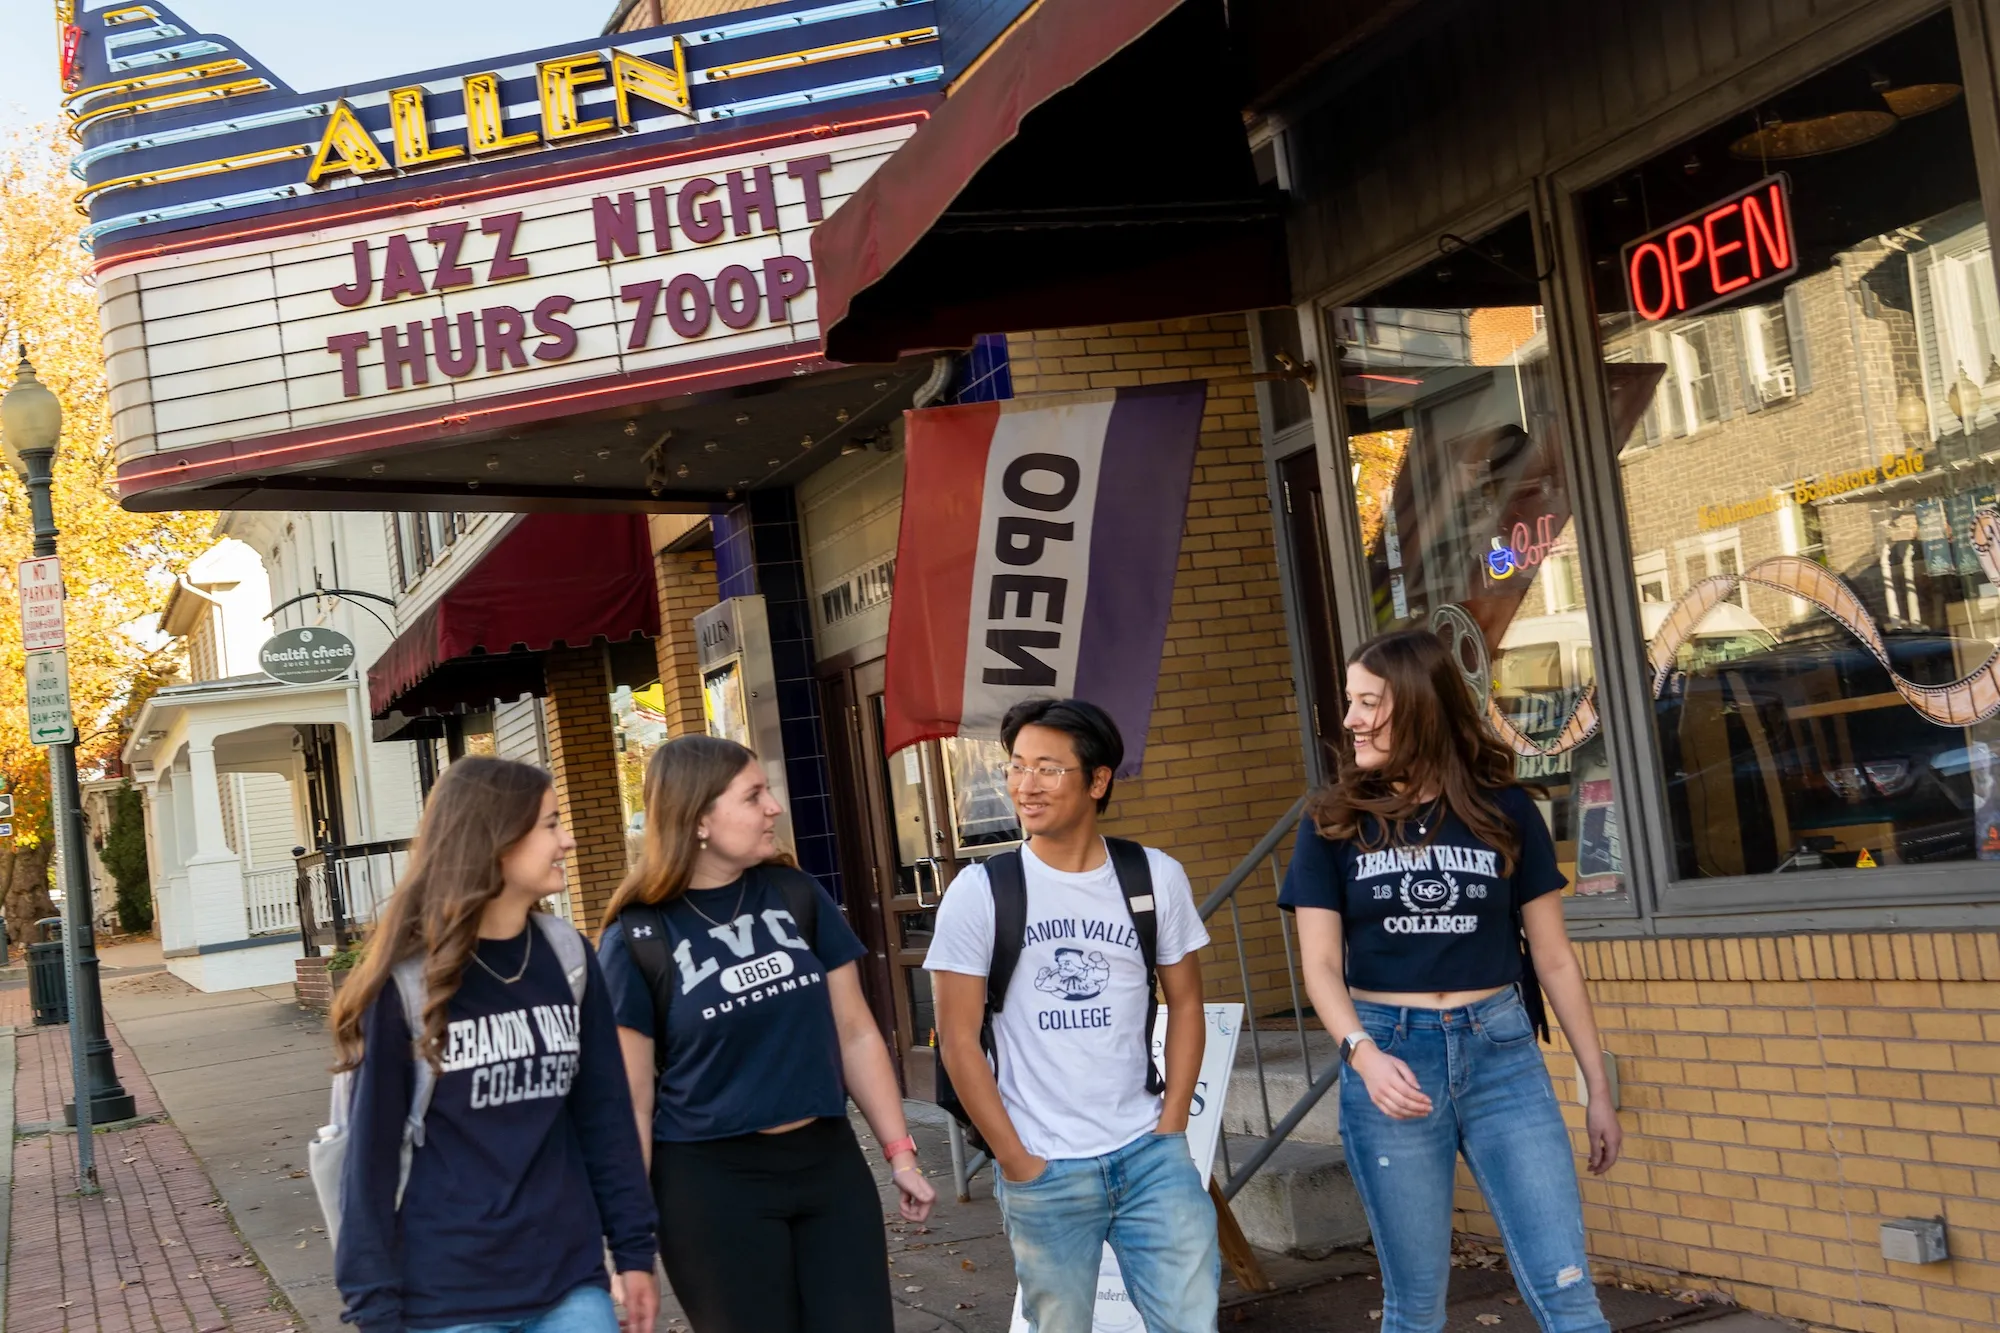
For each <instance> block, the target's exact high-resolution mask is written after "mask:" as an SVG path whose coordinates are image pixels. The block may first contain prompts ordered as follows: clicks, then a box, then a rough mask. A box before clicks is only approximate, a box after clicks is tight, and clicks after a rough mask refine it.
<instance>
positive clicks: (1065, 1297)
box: [994, 1134, 1222, 1333]
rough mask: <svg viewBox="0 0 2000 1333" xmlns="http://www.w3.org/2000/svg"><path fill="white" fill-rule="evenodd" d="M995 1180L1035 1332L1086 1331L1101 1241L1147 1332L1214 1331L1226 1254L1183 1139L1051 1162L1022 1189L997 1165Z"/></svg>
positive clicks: (1153, 1139) (1145, 1139)
mask: <svg viewBox="0 0 2000 1333" xmlns="http://www.w3.org/2000/svg"><path fill="white" fill-rule="evenodd" d="M994 1179H995V1180H996V1181H997V1182H998V1184H997V1187H996V1192H997V1193H998V1195H999V1198H1000V1214H1001V1217H1002V1218H1003V1219H1004V1220H1005V1222H1006V1224H1007V1240H1008V1242H1009V1243H1010V1244H1011V1245H1012V1246H1013V1247H1014V1275H1015V1276H1016V1277H1017V1278H1018V1279H1019V1280H1020V1283H1021V1310H1022V1312H1023V1313H1024V1314H1025V1315H1026V1316H1027V1320H1028V1327H1029V1329H1031V1330H1032V1331H1033V1333H1090V1327H1091V1319H1092V1315H1093V1313H1094V1312H1095V1310H1096V1307H1097V1270H1098V1265H1099V1262H1100V1260H1101V1258H1102V1256H1103V1253H1104V1245H1105V1242H1107V1241H1109V1242H1110V1244H1111V1251H1112V1253H1113V1254H1115V1255H1117V1256H1118V1267H1119V1268H1120V1269H1121V1270H1122V1271H1123V1273H1124V1277H1125V1290H1126V1291H1127V1292H1128V1293H1129V1294H1130V1295H1131V1297H1132V1304H1133V1305H1134V1306H1136V1307H1137V1308H1138V1311H1139V1316H1140V1318H1142V1319H1144V1320H1145V1321H1146V1329H1147V1333H1214V1331H1215V1305H1216V1300H1217V1297H1218V1292H1219V1290H1220V1287H1221V1284H1222V1256H1221V1253H1220V1252H1219V1251H1218V1250H1217V1249H1216V1247H1215V1205H1214V1204H1213V1203H1212V1202H1210V1200H1209V1196H1208V1186H1207V1185H1206V1184H1205V1183H1204V1182H1203V1181H1202V1178H1201V1173H1200V1172H1199V1171H1196V1170H1195V1167H1194V1159H1193V1158H1192V1157H1190V1156H1189V1155H1188V1144H1187V1135H1185V1134H1147V1135H1144V1136H1142V1137H1140V1138H1138V1139H1135V1140H1133V1141H1132V1142H1131V1143H1128V1144H1126V1145H1125V1146H1124V1147H1122V1148H1119V1149H1117V1150H1116V1151H1115V1152H1108V1153H1106V1154H1104V1156H1102V1157H1074V1158H1070V1159H1067V1160H1059V1161H1052V1162H1050V1163H1049V1164H1048V1168H1047V1169H1046V1170H1045V1171H1043V1172H1042V1174H1040V1175H1039V1176H1036V1177H1035V1178H1034V1179H1033V1180H1029V1181H1024V1182H1020V1183H1016V1182H1014V1181H1011V1180H1007V1179H1005V1178H1004V1177H1002V1176H1001V1175H1000V1173H999V1168H998V1167H996V1168H994Z"/></svg>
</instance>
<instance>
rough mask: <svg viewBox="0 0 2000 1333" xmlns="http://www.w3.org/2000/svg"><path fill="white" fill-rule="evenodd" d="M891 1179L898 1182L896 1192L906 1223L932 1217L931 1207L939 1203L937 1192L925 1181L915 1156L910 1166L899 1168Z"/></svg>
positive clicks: (909, 1161) (910, 1160)
mask: <svg viewBox="0 0 2000 1333" xmlns="http://www.w3.org/2000/svg"><path fill="white" fill-rule="evenodd" d="M890 1179H891V1180H893V1181H895V1182H896V1192H897V1194H899V1195H900V1196H901V1199H900V1200H899V1202H900V1203H901V1204H902V1209H903V1220H904V1221H905V1222H921V1221H923V1220H925V1219H926V1218H928V1217H929V1216H930V1215H931V1205H932V1204H934V1203H936V1202H937V1190H936V1189H935V1188H933V1187H932V1185H931V1182H930V1181H928V1180H926V1179H924V1173H923V1171H922V1170H921V1169H919V1168H918V1166H917V1159H916V1157H915V1156H913V1155H912V1156H909V1157H908V1165H905V1166H899V1167H897V1168H896V1169H895V1173H894V1174H893V1175H891V1176H890Z"/></svg>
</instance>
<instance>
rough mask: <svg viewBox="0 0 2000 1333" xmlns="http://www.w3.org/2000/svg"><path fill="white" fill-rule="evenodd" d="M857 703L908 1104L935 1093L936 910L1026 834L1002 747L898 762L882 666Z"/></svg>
mask: <svg viewBox="0 0 2000 1333" xmlns="http://www.w3.org/2000/svg"><path fill="white" fill-rule="evenodd" d="M854 676H855V693H856V694H857V695H858V696H860V698H861V700H862V701H863V708H864V716H865V717H866V718H867V719H868V725H867V727H866V728H865V731H866V735H865V737H864V738H863V740H864V746H865V749H866V752H867V753H866V756H865V758H866V760H867V761H868V763H869V767H870V768H871V769H872V771H873V772H874V773H876V774H879V775H880V776H879V780H880V782H881V789H882V791H883V792H884V793H886V796H887V799H886V800H885V801H883V802H882V809H883V810H884V813H885V814H886V815H887V818H888V823H889V838H888V844H889V852H890V854H889V856H888V858H887V861H888V864H887V865H885V866H883V867H882V870H881V872H878V875H877V878H878V880H879V881H880V888H881V890H882V891H881V893H880V895H879V903H880V910H881V914H882V938H883V940H884V942H885V946H886V947H885V949H884V952H885V953H886V955H887V960H886V961H887V963H888V973H889V983H890V991H891V1002H892V1005H893V1008H894V1012H895V1020H894V1021H895V1042H896V1053H897V1058H898V1061H899V1063H900V1064H901V1066H902V1069H903V1082H904V1085H905V1088H906V1089H907V1091H908V1093H909V1095H910V1096H912V1097H920V1098H929V1097H930V1096H932V1094H933V1089H934V1085H935V1073H934V1071H935V1068H936V1065H935V1060H936V1057H935V1055H934V1053H933V1047H932V1042H933V1037H934V1032H935V1029H936V1026H937V1015H936V1010H935V1008H934V1007H933V1005H932V1001H931V979H930V974H929V973H927V972H925V971H924V957H925V955H926V954H928V953H929V951H930V944H931V933H932V931H933V930H934V929H935V928H936V925H937V906H938V902H939V901H940V899H941V898H942V897H943V895H944V891H945V889H946V888H947V887H949V886H950V884H951V881H952V879H953V878H954V877H955V876H956V875H957V874H958V872H959V871H960V870H961V869H963V868H964V867H965V865H966V864H968V863H969V862H971V861H973V860H976V859H978V858H979V857H982V856H989V855H991V854H993V853H994V852H998V851H1005V850H1007V849H1008V848H1011V847H1016V846H1019V845H1020V841H1021V829H1020V824H1019V823H1018V822H1017V821H1016V819H1015V817H1014V807H1013V803H1012V802H1011V801H1009V800H1008V798H1007V789H1006V782H1005V777H1004V774H1003V771H1002V770H1003V768H1004V766H1005V763H1006V752H1005V751H1004V750H1003V749H1002V748H1001V746H1000V744H999V743H998V742H997V741H976V740H960V739H955V738H954V739H948V740H939V741H925V742H923V743H921V744H919V745H913V746H909V747H907V748H905V749H903V750H899V751H897V752H896V753H894V754H887V753H885V752H884V749H883V734H884V733H883V720H884V712H885V710H884V701H883V664H882V662H881V661H880V660H877V661H875V662H871V663H869V664H868V665H866V666H863V667H858V668H856V669H855V673H854Z"/></svg>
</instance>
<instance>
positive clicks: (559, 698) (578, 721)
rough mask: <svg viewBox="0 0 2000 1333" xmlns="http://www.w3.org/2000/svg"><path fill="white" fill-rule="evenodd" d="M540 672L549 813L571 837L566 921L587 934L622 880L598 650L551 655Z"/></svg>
mask: <svg viewBox="0 0 2000 1333" xmlns="http://www.w3.org/2000/svg"><path fill="white" fill-rule="evenodd" d="M543 674H544V676H545V678H546V681H547V685H548V694H547V696H546V704H547V710H548V713H547V715H548V728H549V767H550V768H551V769H553V770H554V772H555V777H556V807H557V809H559V810H560V811H561V812H562V821H563V826H564V827H565V828H567V829H568V830H569V832H570V836H571V837H573V838H575V839H576V850H575V851H574V852H572V853H570V858H569V910H570V920H571V921H572V922H573V923H574V924H575V925H576V926H577V927H578V928H579V929H581V930H586V931H593V932H594V931H595V930H596V929H597V924H598V918H599V917H600V916H601V915H603V912H604V908H605V906H606V904H608V903H609V902H610V901H611V891H612V890H613V889H615V888H617V887H618V881H619V880H621V879H623V878H624V877H625V829H624V820H623V819H622V818H621V817H620V815H621V812H620V807H619V801H618V741H617V735H616V733H615V732H614V731H613V729H612V719H611V699H610V694H611V686H610V682H609V680H608V679H607V676H606V671H605V663H604V650H603V649H602V648H601V647H597V646H595V645H593V646H591V647H588V648H556V649H551V650H550V651H549V653H548V654H547V655H546V657H545V658H544V659H543Z"/></svg>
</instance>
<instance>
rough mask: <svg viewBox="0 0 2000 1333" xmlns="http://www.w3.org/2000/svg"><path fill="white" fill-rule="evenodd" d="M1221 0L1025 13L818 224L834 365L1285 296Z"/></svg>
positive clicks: (1266, 302)
mask: <svg viewBox="0 0 2000 1333" xmlns="http://www.w3.org/2000/svg"><path fill="white" fill-rule="evenodd" d="M1230 49H1231V48H1230V31H1229V25H1228V21H1227V16H1226V12H1225V9H1224V5H1223V3H1222V0H1061V2H1060V3H1048V4H1044V5H1042V6H1041V7H1040V8H1039V9H1036V10H1035V11H1034V12H1033V13H1031V14H1030V15H1029V16H1028V17H1026V18H1025V19H1023V20H1021V21H1020V22H1019V23H1018V24H1017V25H1016V26H1015V27H1014V28H1013V29H1012V30H1011V31H1010V32H1009V33H1008V34H1007V35H1006V36H1005V37H1004V38H1002V39H1001V40H1000V41H999V42H998V43H997V44H996V45H995V46H994V47H993V48H992V49H991V50H990V51H989V52H988V54H987V56H986V58H985V60H984V62H983V63H982V64H979V65H977V66H976V67H975V68H974V69H973V70H972V72H971V73H970V74H968V75H966V76H965V78H964V80H963V82H962V83H961V85H960V86H959V87H958V88H957V89H956V90H955V91H954V92H953V93H952V95H951V96H950V97H949V98H948V99H946V101H945V103H944V105H943V106H942V107H940V108H938V110H937V111H936V112H935V113H933V114H932V116H931V118H930V119H929V120H928V121H927V122H925V123H924V124H923V125H922V126H920V127H919V128H918V130H917V132H916V133H915V134H914V135H912V136H911V137H910V138H909V139H908V140H907V141H905V142H904V144H903V145H902V147H901V148H899V149H898V150H897V152H896V154H895V156H893V157H891V158H890V159H889V161H888V162H886V163H885V164H884V165H883V166H882V168H881V169H880V170H879V171H877V172H876V173H875V175H874V176H873V177H871V178H870V179H869V180H868V182H867V183H866V184H864V185H863V186H862V187H861V189H860V190H858V191H857V192H856V193H855V194H854V195H853V196H852V197H851V198H849V199H848V200H847V201H846V202H845V203H844V204H842V205H841V206H840V208H839V209H838V210H837V211H836V212H835V213H834V214H833V216H832V217H830V218H828V219H827V220H826V221H825V222H824V223H822V224H821V225H820V228H819V231H818V232H817V233H816V234H815V236H814V237H813V261H814V270H815V273H816V275H817V279H816V280H817V283H818V290H819V317H820V327H821V329H822V331H823V336H824V338H825V340H826V348H827V354H828V355H829V356H831V357H833V358H835V359H837V360H841V361H849V362H856V361H893V360H895V359H896V358H897V357H899V356H901V355H905V354H908V353H912V352H921V351H928V350H932V349H937V348H951V347H965V346H968V345H969V344H970V343H971V342H972V340H973V338H974V337H976V336H977V335H979V334H982V333H1005V332H1008V331H1011V330H1016V329H1041V328H1061V327H1072V326H1076V325H1089V324H1113V323H1127V322H1131V321H1135V320H1151V319H1169V318H1180V317H1183V316H1189V315H1205V314H1215V313H1218V312H1221V311H1229V310H1249V309H1256V308H1260V307H1266V306H1274V305H1289V304H1290V303H1291V291H1290V283H1289V279H1288V273H1287V264H1286V254H1285V230H1284V219H1283V217H1282V215H1281V200H1280V196H1279V195H1278V194H1277V192H1276V191H1275V190H1274V189H1270V188H1266V187H1260V186H1259V184H1258V182H1257V175H1256V171H1255V168H1254V167H1253V166H1252V163H1251V158H1250V148H1249V143H1248V141H1247V139H1246V138H1245V135H1244V127H1243V114H1242V108H1243V106H1244V104H1245V99H1244V97H1243V95H1242V91H1241V89H1240V88H1239V86H1238V80H1237V78H1236V77H1235V75H1234V73H1233V71H1234V69H1235V62H1234V61H1233V60H1232V58H1231V56H1230Z"/></svg>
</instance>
